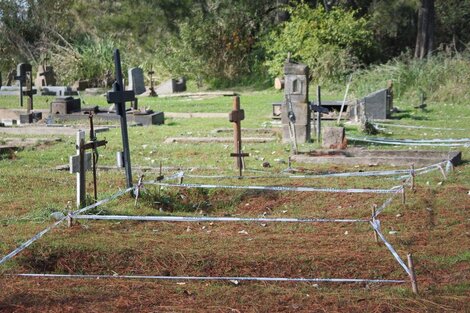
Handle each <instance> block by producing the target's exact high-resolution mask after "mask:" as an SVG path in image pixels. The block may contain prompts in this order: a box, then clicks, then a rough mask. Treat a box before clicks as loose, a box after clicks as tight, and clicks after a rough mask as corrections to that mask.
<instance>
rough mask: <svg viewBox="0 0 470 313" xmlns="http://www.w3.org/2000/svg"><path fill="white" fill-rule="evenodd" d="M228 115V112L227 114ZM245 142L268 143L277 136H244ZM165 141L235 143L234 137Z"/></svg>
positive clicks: (168, 141) (177, 138)
mask: <svg viewBox="0 0 470 313" xmlns="http://www.w3.org/2000/svg"><path fill="white" fill-rule="evenodd" d="M225 115H227V114H225ZM242 140H243V142H244V143H266V142H273V141H275V140H276V138H265V137H246V138H242ZM164 143H233V138H232V137H169V138H167V139H165V141H164Z"/></svg>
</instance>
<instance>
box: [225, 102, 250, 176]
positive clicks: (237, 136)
mask: <svg viewBox="0 0 470 313" xmlns="http://www.w3.org/2000/svg"><path fill="white" fill-rule="evenodd" d="M228 119H229V121H230V122H232V123H233V130H234V132H233V141H234V145H235V153H230V156H231V157H236V158H237V159H236V163H235V164H236V167H237V168H238V170H239V173H240V177H241V176H242V171H243V158H244V157H246V156H249V154H248V153H243V152H242V131H241V126H240V122H241V121H243V120H244V119H245V111H244V110H242V109H240V97H239V96H235V97H234V98H233V110H232V112H230V113H229V115H228Z"/></svg>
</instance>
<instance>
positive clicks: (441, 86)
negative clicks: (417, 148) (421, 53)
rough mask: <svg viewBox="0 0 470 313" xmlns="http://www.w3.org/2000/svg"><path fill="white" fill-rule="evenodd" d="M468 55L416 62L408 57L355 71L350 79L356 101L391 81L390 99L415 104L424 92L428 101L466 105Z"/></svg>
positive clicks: (469, 79) (469, 95)
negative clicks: (391, 92)
mask: <svg viewBox="0 0 470 313" xmlns="http://www.w3.org/2000/svg"><path fill="white" fill-rule="evenodd" d="M469 54H470V52H468V51H465V52H463V53H460V54H456V55H453V56H452V55H449V54H447V53H445V52H441V53H438V54H436V55H434V56H432V57H430V58H428V59H427V60H416V59H414V58H413V57H412V56H411V54H410V53H408V54H403V55H402V56H400V57H398V58H395V59H393V60H391V61H389V62H387V63H386V64H383V65H377V66H374V67H372V68H370V69H367V70H363V71H359V72H358V73H357V75H355V76H354V79H353V86H352V89H353V92H354V93H355V96H356V97H359V96H361V95H365V94H367V93H369V92H372V91H374V90H377V89H379V88H384V87H385V86H386V81H387V80H389V79H391V80H393V83H394V85H393V90H394V96H395V97H397V98H400V99H401V100H402V101H410V102H413V101H414V102H416V103H417V102H418V99H419V94H420V92H421V91H424V92H425V93H426V95H427V98H428V100H429V101H441V102H451V103H460V104H466V103H468V101H470V92H469V90H470V83H469V82H470V58H469Z"/></svg>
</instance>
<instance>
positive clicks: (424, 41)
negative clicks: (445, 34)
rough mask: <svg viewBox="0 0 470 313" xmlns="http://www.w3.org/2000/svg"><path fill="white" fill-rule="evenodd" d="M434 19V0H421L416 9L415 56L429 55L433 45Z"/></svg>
mask: <svg viewBox="0 0 470 313" xmlns="http://www.w3.org/2000/svg"><path fill="white" fill-rule="evenodd" d="M434 20H435V9H434V0H421V7H420V8H419V11H418V29H417V34H416V46H415V58H419V59H423V58H425V57H428V56H430V55H431V52H432V50H433V46H434V24H435V21H434Z"/></svg>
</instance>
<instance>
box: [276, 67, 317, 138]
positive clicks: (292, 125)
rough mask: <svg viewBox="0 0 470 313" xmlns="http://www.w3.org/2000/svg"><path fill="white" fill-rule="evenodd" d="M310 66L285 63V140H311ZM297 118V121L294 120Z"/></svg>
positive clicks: (283, 112) (283, 108)
mask: <svg viewBox="0 0 470 313" xmlns="http://www.w3.org/2000/svg"><path fill="white" fill-rule="evenodd" d="M308 75H309V68H308V66H307V65H305V64H300V63H299V64H298V63H294V62H292V61H290V60H288V61H287V62H286V63H285V65H284V82H285V85H284V95H285V101H284V102H283V104H282V109H281V112H282V114H281V122H282V126H283V141H285V142H287V141H292V139H293V137H295V139H296V142H297V143H305V142H307V141H309V140H310V106H309V103H308V83H309V81H308ZM293 120H295V121H293Z"/></svg>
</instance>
